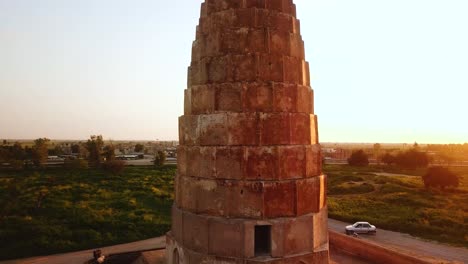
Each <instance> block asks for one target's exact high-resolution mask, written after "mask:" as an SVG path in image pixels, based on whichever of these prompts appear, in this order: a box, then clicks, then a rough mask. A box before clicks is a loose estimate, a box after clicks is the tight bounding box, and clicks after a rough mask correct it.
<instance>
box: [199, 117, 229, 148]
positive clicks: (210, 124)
mask: <svg viewBox="0 0 468 264" xmlns="http://www.w3.org/2000/svg"><path fill="white" fill-rule="evenodd" d="M199 129H200V132H199V134H200V137H199V142H200V145H202V146H221V145H227V144H228V131H227V115H226V114H225V113H220V114H211V115H201V116H200V121H199Z"/></svg>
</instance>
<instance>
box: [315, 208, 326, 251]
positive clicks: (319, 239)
mask: <svg viewBox="0 0 468 264" xmlns="http://www.w3.org/2000/svg"><path fill="white" fill-rule="evenodd" d="M313 227H314V245H313V246H314V249H318V248H322V247H324V246H326V245H327V244H328V208H327V207H326V206H325V207H324V208H322V209H321V210H320V212H319V213H317V214H315V215H314V216H313Z"/></svg>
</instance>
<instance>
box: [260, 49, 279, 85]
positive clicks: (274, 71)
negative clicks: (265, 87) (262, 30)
mask: <svg viewBox="0 0 468 264" xmlns="http://www.w3.org/2000/svg"><path fill="white" fill-rule="evenodd" d="M283 67H284V65H283V56H277V55H270V54H261V55H259V57H258V66H257V72H258V79H259V80H260V81H266V82H269V81H272V82H283V81H284V68H283Z"/></svg>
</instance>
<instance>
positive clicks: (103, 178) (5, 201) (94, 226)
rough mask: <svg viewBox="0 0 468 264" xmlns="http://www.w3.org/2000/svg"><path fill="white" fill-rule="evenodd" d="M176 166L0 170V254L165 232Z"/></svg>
mask: <svg viewBox="0 0 468 264" xmlns="http://www.w3.org/2000/svg"><path fill="white" fill-rule="evenodd" d="M175 169H176V168H175V166H164V167H162V168H159V169H155V168H151V167H127V168H125V171H124V173H123V174H122V175H121V176H111V175H109V174H108V173H105V172H103V171H101V170H83V171H73V172H70V171H69V170H65V169H61V168H57V169H47V170H43V171H22V172H14V171H9V172H8V171H7V172H5V171H3V172H0V259H12V258H19V257H27V256H33V255H43V254H52V253H59V252H66V251H75V250H80V249H87V248H93V247H101V246H105V245H113V244H118V243H124V242H130V241H135V240H141V239H146V238H149V237H155V236H160V235H163V234H164V233H165V232H167V231H168V230H169V228H170V207H171V204H172V201H173V178H174V174H175Z"/></svg>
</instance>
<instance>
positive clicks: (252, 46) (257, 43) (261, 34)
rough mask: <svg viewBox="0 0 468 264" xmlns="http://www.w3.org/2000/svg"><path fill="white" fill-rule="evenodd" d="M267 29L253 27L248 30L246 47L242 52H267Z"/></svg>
mask: <svg viewBox="0 0 468 264" xmlns="http://www.w3.org/2000/svg"><path fill="white" fill-rule="evenodd" d="M267 36H268V34H267V30H266V29H253V30H250V32H249V35H248V38H247V47H246V50H244V52H246V51H248V52H262V53H264V52H267V51H268V41H267Z"/></svg>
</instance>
